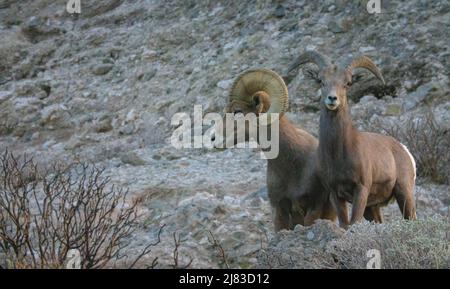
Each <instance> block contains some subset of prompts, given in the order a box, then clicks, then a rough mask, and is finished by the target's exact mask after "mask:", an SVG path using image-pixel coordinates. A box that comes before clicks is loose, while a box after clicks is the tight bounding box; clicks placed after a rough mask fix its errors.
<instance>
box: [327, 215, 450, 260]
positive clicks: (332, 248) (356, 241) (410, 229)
mask: <svg viewBox="0 0 450 289" xmlns="http://www.w3.org/2000/svg"><path fill="white" fill-rule="evenodd" d="M449 231H450V224H449V222H448V220H446V219H443V218H442V217H434V218H428V219H424V220H416V221H405V220H396V221H393V222H390V223H385V224H374V223H368V222H364V223H358V224H355V225H353V226H352V227H351V228H350V229H349V230H348V231H347V232H346V233H345V235H344V236H343V237H341V238H339V239H336V240H333V241H332V242H330V243H329V245H328V250H327V251H328V252H329V253H330V254H332V255H333V257H334V259H335V261H336V262H337V265H338V267H340V268H366V264H367V262H368V261H369V259H370V257H368V256H367V252H368V251H369V250H371V249H376V250H379V251H380V255H381V262H380V263H381V268H384V269H390V268H395V269H398V268H447V269H448V268H450V247H449V241H450V236H449V234H448V232H449Z"/></svg>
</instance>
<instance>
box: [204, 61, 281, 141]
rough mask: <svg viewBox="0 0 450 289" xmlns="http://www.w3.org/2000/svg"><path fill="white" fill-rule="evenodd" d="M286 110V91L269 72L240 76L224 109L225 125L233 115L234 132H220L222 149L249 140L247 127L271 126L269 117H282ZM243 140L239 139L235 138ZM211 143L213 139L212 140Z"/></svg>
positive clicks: (265, 70) (275, 74)
mask: <svg viewBox="0 0 450 289" xmlns="http://www.w3.org/2000/svg"><path fill="white" fill-rule="evenodd" d="M287 108H288V90H287V87H286V85H285V83H284V81H283V79H282V78H281V76H279V75H278V74H277V73H275V72H274V71H272V70H268V69H250V70H247V71H245V72H244V73H242V74H241V75H239V76H238V77H237V78H236V80H235V81H234V83H233V85H232V86H231V89H230V93H229V104H228V105H227V106H226V108H225V109H224V113H225V115H224V123H226V118H227V117H229V115H230V114H231V115H234V118H235V123H234V126H233V129H234V132H233V133H227V132H226V127H224V128H223V141H224V143H223V145H224V146H225V147H230V146H232V145H236V144H237V143H238V142H240V141H242V140H243V141H249V140H250V135H249V131H250V127H251V126H258V125H270V124H271V122H272V121H273V119H271V114H272V113H278V114H279V115H280V117H281V115H282V114H283V113H284V112H285V111H286V110H287ZM261 114H267V121H260V119H259V116H260V115H261ZM239 118H244V120H245V121H246V124H245V125H243V126H242V125H241V126H239V125H237V123H236V122H237V121H239ZM239 134H240V135H244V136H245V137H244V139H238V137H237V136H238V135H239ZM212 140H213V141H214V140H215V138H214V137H213V139H212Z"/></svg>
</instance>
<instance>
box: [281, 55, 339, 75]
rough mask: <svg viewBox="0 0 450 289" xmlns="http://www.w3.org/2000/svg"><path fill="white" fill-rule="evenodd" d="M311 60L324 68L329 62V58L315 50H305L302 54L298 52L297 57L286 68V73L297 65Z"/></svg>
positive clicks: (320, 67)
mask: <svg viewBox="0 0 450 289" xmlns="http://www.w3.org/2000/svg"><path fill="white" fill-rule="evenodd" d="M309 62H312V63H314V64H316V65H317V66H319V69H324V68H325V67H328V66H329V65H330V64H331V61H330V59H329V58H328V57H327V56H325V55H323V54H321V53H319V52H316V51H306V52H304V53H302V54H300V56H299V57H297V59H296V60H295V61H294V63H292V64H291V65H290V66H289V68H288V74H289V73H291V72H292V71H293V70H294V69H296V68H297V67H298V66H300V65H302V64H305V63H309Z"/></svg>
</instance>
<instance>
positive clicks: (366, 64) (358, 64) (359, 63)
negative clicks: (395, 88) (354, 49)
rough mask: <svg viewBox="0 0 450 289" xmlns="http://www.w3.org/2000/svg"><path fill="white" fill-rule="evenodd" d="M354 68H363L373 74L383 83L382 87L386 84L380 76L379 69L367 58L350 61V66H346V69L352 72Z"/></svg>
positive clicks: (356, 58) (361, 57) (360, 57)
mask: <svg viewBox="0 0 450 289" xmlns="http://www.w3.org/2000/svg"><path fill="white" fill-rule="evenodd" d="M354 68H365V69H367V70H369V71H370V72H372V73H373V75H375V76H376V77H377V78H378V79H379V80H381V82H383V85H385V84H386V82H385V81H384V78H383V75H382V74H381V71H380V69H379V68H378V67H377V65H376V64H375V63H373V61H372V60H371V59H370V58H369V57H367V56H364V55H362V56H359V57H355V58H353V59H352V61H351V63H350V65H348V67H347V69H349V70H350V71H352V70H353V69H354Z"/></svg>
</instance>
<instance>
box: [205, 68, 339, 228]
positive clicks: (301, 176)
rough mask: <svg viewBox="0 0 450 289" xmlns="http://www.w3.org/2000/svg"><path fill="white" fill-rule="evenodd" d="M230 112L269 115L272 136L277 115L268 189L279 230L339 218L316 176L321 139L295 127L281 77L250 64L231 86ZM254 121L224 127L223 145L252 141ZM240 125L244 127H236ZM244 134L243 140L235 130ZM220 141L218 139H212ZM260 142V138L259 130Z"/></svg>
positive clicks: (268, 164) (227, 109)
mask: <svg viewBox="0 0 450 289" xmlns="http://www.w3.org/2000/svg"><path fill="white" fill-rule="evenodd" d="M229 96H230V99H229V104H228V105H227V107H226V108H225V112H226V113H227V114H235V115H242V116H248V115H255V116H256V118H258V119H259V118H260V117H261V116H263V115H264V114H265V115H267V114H268V115H269V116H268V118H269V121H268V122H267V123H264V122H261V121H258V122H257V125H258V126H262V125H263V126H265V127H264V129H267V130H268V134H269V135H274V134H273V130H274V129H275V126H274V124H275V123H274V122H273V121H274V119H273V118H271V114H273V113H278V114H279V119H278V123H276V124H277V129H278V136H279V138H278V145H279V153H278V156H277V157H276V158H271V159H268V160H267V162H268V163H267V177H266V182H267V189H268V197H269V200H270V203H271V206H272V209H273V216H274V226H275V230H276V231H279V230H281V229H292V228H293V227H295V225H296V224H301V225H310V224H312V223H313V222H314V221H315V220H316V219H319V218H322V219H329V220H332V221H335V220H336V213H335V211H334V210H333V208H332V206H331V203H330V201H329V198H328V196H329V194H328V193H327V192H326V191H325V190H324V188H323V186H322V185H321V183H320V181H319V177H318V175H317V170H316V165H317V158H316V152H317V147H318V142H317V139H316V138H314V137H313V136H312V135H311V134H309V133H308V132H306V131H304V130H301V129H298V128H296V127H295V126H294V125H293V124H292V123H291V122H290V121H289V120H288V118H287V117H286V115H284V113H285V112H286V110H287V108H288V90H287V87H286V85H285V83H284V81H283V79H282V78H281V77H280V76H279V75H278V74H277V73H275V72H273V71H271V70H268V69H252V70H248V71H246V72H244V73H242V74H241V75H240V76H239V77H237V79H236V80H235V82H234V84H233V85H232V87H231V90H230V94H229ZM249 128H250V125H245V126H241V127H240V128H238V127H237V126H234V127H233V132H232V133H228V134H227V133H226V130H224V131H223V134H224V136H223V137H222V140H223V141H222V140H221V141H220V146H222V145H224V144H225V146H226V147H227V146H230V145H236V144H237V143H238V142H239V141H244V142H248V141H250V138H251V135H250V133H249ZM239 129H241V130H244V131H238V130H239ZM239 133H243V135H244V136H245V137H244V138H243V139H241V140H239V139H238V137H237V135H238V134H239ZM213 140H214V141H216V144H217V141H218V138H213ZM256 141H257V142H258V143H259V142H260V141H261V139H260V135H259V134H258V135H257V136H256Z"/></svg>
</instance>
